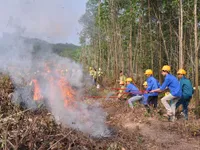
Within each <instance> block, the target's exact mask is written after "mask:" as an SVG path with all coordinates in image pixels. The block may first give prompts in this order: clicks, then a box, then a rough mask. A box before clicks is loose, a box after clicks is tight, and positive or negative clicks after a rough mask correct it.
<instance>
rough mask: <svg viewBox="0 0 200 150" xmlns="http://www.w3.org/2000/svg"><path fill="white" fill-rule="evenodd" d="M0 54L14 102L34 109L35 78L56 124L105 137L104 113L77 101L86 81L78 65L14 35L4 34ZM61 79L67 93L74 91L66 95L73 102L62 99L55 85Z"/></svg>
mask: <svg viewBox="0 0 200 150" xmlns="http://www.w3.org/2000/svg"><path fill="white" fill-rule="evenodd" d="M0 53H1V55H0V71H1V72H3V73H7V74H9V76H10V77H11V79H12V81H13V83H14V85H15V92H14V94H13V102H14V103H17V104H23V105H24V106H25V107H28V108H33V109H38V104H37V102H38V101H34V100H33V85H34V84H33V79H37V81H38V84H39V85H40V92H41V95H42V99H43V101H44V103H45V106H46V107H47V108H48V109H49V111H50V112H51V113H52V114H53V115H54V116H55V118H56V120H57V121H59V122H61V123H62V124H63V125H66V126H68V127H71V128H74V129H78V130H80V131H82V132H84V133H88V134H91V135H92V136H95V137H98V136H105V135H106V134H108V132H107V127H106V125H105V119H106V118H105V117H106V114H105V113H104V111H103V110H102V109H101V108H100V107H99V106H97V105H94V106H89V105H86V104H85V103H84V101H83V100H80V97H81V96H82V95H81V94H82V90H83V87H84V85H85V84H87V83H88V82H90V80H87V79H86V78H84V74H83V70H82V66H81V65H80V64H78V63H76V62H74V61H72V60H70V59H68V58H63V57H60V56H58V55H57V54H55V53H53V52H52V49H51V47H50V46H49V45H48V44H47V43H45V42H38V41H37V40H33V39H27V38H24V37H21V36H19V35H18V34H4V36H3V37H2V38H1V39H0ZM47 67H48V69H47ZM66 69H67V70H66ZM60 70H61V71H63V70H64V71H65V73H64V75H63V74H62V75H61V74H59V73H58V71H60ZM61 76H62V77H61ZM61 78H64V79H66V81H67V82H68V88H67V91H68V92H75V93H70V94H74V98H75V99H73V100H72V99H71V98H70V97H68V98H66V99H67V100H65V99H64V98H63V96H62V92H61V89H60V88H59V85H58V83H59V82H60V81H59V80H60V79H61ZM49 79H53V80H49ZM61 84H62V83H61ZM71 101H72V104H71ZM66 104H67V105H66Z"/></svg>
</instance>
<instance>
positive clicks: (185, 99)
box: [176, 69, 194, 120]
mask: <svg viewBox="0 0 200 150" xmlns="http://www.w3.org/2000/svg"><path fill="white" fill-rule="evenodd" d="M177 75H178V79H179V81H180V86H181V89H182V97H181V99H180V100H179V101H178V102H177V104H176V108H178V107H179V106H180V105H182V106H183V114H184V118H185V120H188V105H189V103H190V100H191V98H192V95H193V93H194V90H193V86H192V83H191V81H190V80H189V79H187V78H186V77H185V75H186V71H185V70H184V69H179V70H178V72H177Z"/></svg>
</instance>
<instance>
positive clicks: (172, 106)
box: [171, 98, 179, 116]
mask: <svg viewBox="0 0 200 150" xmlns="http://www.w3.org/2000/svg"><path fill="white" fill-rule="evenodd" d="M178 101H179V98H174V99H172V104H171V110H172V113H173V116H175V113H176V103H177V102H178Z"/></svg>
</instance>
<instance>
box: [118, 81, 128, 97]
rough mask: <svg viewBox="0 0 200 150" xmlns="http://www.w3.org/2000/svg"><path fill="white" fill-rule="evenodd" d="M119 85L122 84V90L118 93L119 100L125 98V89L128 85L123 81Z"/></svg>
mask: <svg viewBox="0 0 200 150" xmlns="http://www.w3.org/2000/svg"><path fill="white" fill-rule="evenodd" d="M119 85H120V90H119V94H118V96H117V98H118V99H119V100H122V99H123V98H124V90H125V89H126V87H125V83H124V82H123V81H121V82H120V83H119Z"/></svg>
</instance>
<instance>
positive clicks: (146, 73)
mask: <svg viewBox="0 0 200 150" xmlns="http://www.w3.org/2000/svg"><path fill="white" fill-rule="evenodd" d="M144 74H145V75H152V74H153V71H152V70H151V69H147V70H146V71H145V73H144Z"/></svg>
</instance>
